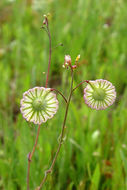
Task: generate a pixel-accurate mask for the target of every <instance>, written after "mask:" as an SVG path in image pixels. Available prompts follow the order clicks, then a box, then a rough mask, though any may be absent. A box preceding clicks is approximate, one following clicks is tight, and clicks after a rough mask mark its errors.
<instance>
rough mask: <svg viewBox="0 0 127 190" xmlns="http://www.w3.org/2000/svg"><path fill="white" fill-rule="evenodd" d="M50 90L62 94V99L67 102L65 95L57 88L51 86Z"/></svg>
mask: <svg viewBox="0 0 127 190" xmlns="http://www.w3.org/2000/svg"><path fill="white" fill-rule="evenodd" d="M51 91H56V92H58V93H59V94H60V95H61V96H62V98H63V99H64V101H65V102H66V103H67V99H66V97H65V96H64V95H63V94H62V93H61V92H60V91H59V90H57V89H55V88H51Z"/></svg>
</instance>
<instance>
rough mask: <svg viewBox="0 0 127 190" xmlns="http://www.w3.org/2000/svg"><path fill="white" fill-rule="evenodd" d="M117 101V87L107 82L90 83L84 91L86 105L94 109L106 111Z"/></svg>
mask: <svg viewBox="0 0 127 190" xmlns="http://www.w3.org/2000/svg"><path fill="white" fill-rule="evenodd" d="M115 99H116V91H115V87H114V86H113V85H112V83H111V82H109V81H107V80H103V79H98V80H95V81H88V84H87V86H86V88H85V89H84V100H85V103H86V104H87V105H88V106H89V107H90V108H92V109H96V110H104V109H106V108H107V107H109V106H111V105H112V104H113V103H114V101H115Z"/></svg>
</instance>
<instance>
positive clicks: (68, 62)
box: [64, 55, 71, 64]
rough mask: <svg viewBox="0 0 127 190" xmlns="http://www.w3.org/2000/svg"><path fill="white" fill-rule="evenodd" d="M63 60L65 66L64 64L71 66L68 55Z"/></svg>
mask: <svg viewBox="0 0 127 190" xmlns="http://www.w3.org/2000/svg"><path fill="white" fill-rule="evenodd" d="M64 60H65V64H66V63H67V64H71V56H70V55H65V58H64Z"/></svg>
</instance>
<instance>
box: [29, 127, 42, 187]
mask: <svg viewBox="0 0 127 190" xmlns="http://www.w3.org/2000/svg"><path fill="white" fill-rule="evenodd" d="M40 127H41V125H38V130H37V135H36V139H35V144H34V146H33V150H32V152H30V153H29V154H28V169H27V190H29V180H30V163H31V161H32V156H33V154H34V152H35V149H36V146H37V142H38V137H39V133H40Z"/></svg>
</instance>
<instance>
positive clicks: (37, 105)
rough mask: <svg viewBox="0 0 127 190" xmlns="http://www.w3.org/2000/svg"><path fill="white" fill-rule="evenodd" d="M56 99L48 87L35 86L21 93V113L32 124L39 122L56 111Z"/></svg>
mask: <svg viewBox="0 0 127 190" xmlns="http://www.w3.org/2000/svg"><path fill="white" fill-rule="evenodd" d="M57 109H58V100H57V98H56V94H55V93H53V92H51V89H50V88H44V87H35V88H32V89H29V90H28V91H26V92H25V93H24V94H23V99H22V100H21V108H20V110H21V113H22V115H23V117H24V118H25V119H26V120H27V121H29V122H33V123H34V124H41V123H44V122H46V121H47V120H48V119H51V118H52V117H53V116H54V115H55V114H56V112H57Z"/></svg>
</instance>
